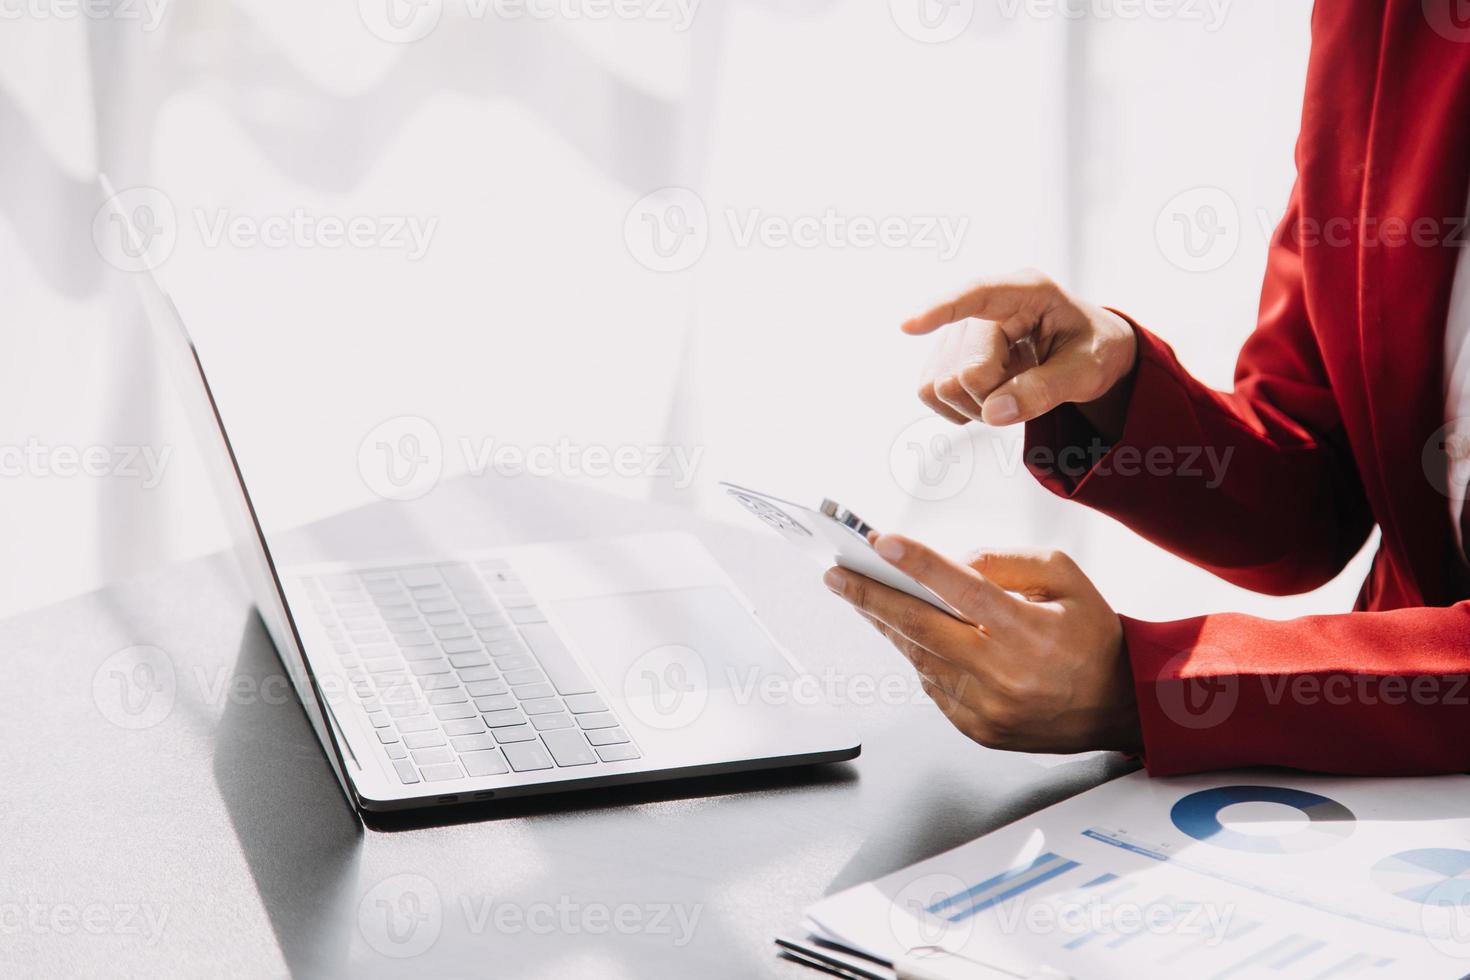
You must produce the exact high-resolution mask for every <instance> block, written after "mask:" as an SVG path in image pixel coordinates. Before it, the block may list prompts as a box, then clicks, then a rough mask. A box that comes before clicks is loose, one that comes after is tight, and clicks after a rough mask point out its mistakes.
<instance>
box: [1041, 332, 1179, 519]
mask: <svg viewBox="0 0 1470 980" xmlns="http://www.w3.org/2000/svg"><path fill="white" fill-rule="evenodd" d="M1113 312H1115V313H1118V311H1116V310H1114V311H1113ZM1118 315H1119V316H1121V317H1123V319H1124V320H1126V321H1127V322H1128V324H1129V325H1130V326H1132V327H1133V331H1134V334H1135V335H1136V336H1137V337H1138V363H1137V366H1136V367H1135V369H1134V379H1133V392H1132V395H1131V397H1130V399H1129V403H1128V414H1127V417H1126V419H1125V421H1124V424H1123V434H1122V436H1121V437H1120V438H1119V439H1118V441H1117V442H1116V443H1114V444H1112V445H1109V444H1108V443H1107V442H1106V441H1105V440H1104V439H1103V437H1102V435H1101V434H1100V433H1098V431H1097V430H1096V429H1094V428H1093V427H1092V425H1091V424H1090V423H1089V422H1088V421H1087V419H1086V418H1084V417H1083V415H1082V413H1081V412H1079V411H1078V410H1077V408H1076V406H1074V405H1063V406H1061V407H1059V408H1057V409H1055V410H1054V411H1051V412H1048V413H1047V414H1046V415H1043V416H1042V417H1041V418H1038V419H1033V420H1032V421H1031V422H1028V423H1027V424H1026V441H1025V455H1024V457H1023V459H1024V461H1025V464H1026V468H1027V469H1028V470H1030V472H1031V474H1032V475H1033V476H1035V477H1036V479H1037V480H1038V481H1039V482H1040V483H1041V484H1042V485H1043V486H1045V487H1046V488H1047V489H1048V490H1050V491H1052V492H1053V493H1055V494H1057V495H1058V496H1062V497H1066V498H1068V499H1072V500H1077V501H1079V502H1081V503H1085V504H1088V505H1089V506H1099V505H1100V504H1101V503H1102V502H1103V500H1104V499H1106V498H1110V497H1111V496H1113V494H1115V493H1117V492H1120V488H1117V487H1115V486H1113V485H1116V484H1118V483H1120V482H1121V483H1127V482H1128V481H1130V480H1131V479H1133V478H1136V477H1140V476H1147V475H1148V474H1149V473H1150V472H1152V471H1153V470H1156V469H1159V468H1161V467H1171V466H1175V465H1177V464H1178V462H1179V461H1178V460H1176V459H1174V458H1173V454H1174V453H1176V452H1177V451H1178V449H1177V447H1179V445H1180V438H1179V436H1180V433H1179V431H1178V423H1179V421H1180V419H1181V418H1183V419H1187V418H1189V417H1191V415H1192V414H1193V413H1192V408H1191V406H1190V405H1189V398H1188V395H1187V394H1186V393H1185V391H1184V389H1183V388H1182V387H1181V386H1180V384H1179V381H1178V375H1179V372H1180V370H1181V368H1180V367H1179V362H1178V361H1177V360H1176V359H1175V357H1174V352H1173V351H1172V350H1171V349H1170V348H1169V346H1168V345H1167V344H1165V343H1164V342H1163V341H1162V340H1160V339H1159V338H1158V337H1156V336H1154V335H1153V334H1152V333H1150V332H1149V331H1148V330H1146V329H1144V328H1143V327H1141V326H1139V325H1138V324H1137V323H1135V322H1134V321H1133V320H1132V319H1131V318H1129V317H1128V316H1127V315H1126V314H1123V313H1118ZM1176 403H1177V404H1176ZM1165 457H1168V458H1165Z"/></svg>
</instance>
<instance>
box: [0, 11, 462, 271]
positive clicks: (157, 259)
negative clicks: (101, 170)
mask: <svg viewBox="0 0 1470 980" xmlns="http://www.w3.org/2000/svg"><path fill="white" fill-rule="evenodd" d="M0 2H4V0H0ZM187 214H188V216H189V217H190V218H191V219H192V221H181V220H180V215H179V211H178V209H176V208H175V207H174V202H173V200H172V198H170V197H169V196H168V195H167V194H165V193H164V192H163V191H161V190H159V189H158V188H156V187H149V186H146V185H140V186H137V187H129V188H126V189H124V190H121V191H118V192H117V193H116V194H114V195H113V196H112V197H111V198H109V199H108V200H107V201H104V202H103V203H102V206H101V207H99V208H98V209H97V211H96V213H95V214H94V215H93V217H92V243H93V245H94V246H95V247H96V249H97V254H98V255H100V256H102V259H103V260H104V261H105V262H107V263H108V264H110V265H112V266H115V267H116V268H119V269H121V270H123V271H124V272H141V271H142V270H144V269H146V268H157V267H159V266H161V265H162V264H163V263H164V262H166V261H167V260H168V258H169V256H170V255H172V254H173V250H174V247H175V246H176V245H177V244H178V240H179V235H180V233H181V231H182V230H184V229H189V228H190V227H191V226H192V230H193V232H194V234H195V235H197V237H198V240H199V242H200V244H202V245H203V246H204V247H205V248H211V249H214V248H235V249H260V248H264V249H286V248H290V249H320V250H326V251H336V250H341V249H353V250H365V251H366V250H372V251H381V252H396V253H400V254H402V255H403V256H404V257H405V258H406V259H407V260H408V261H410V262H417V261H419V260H420V259H422V258H423V257H424V256H425V255H426V254H428V251H429V247H430V246H431V245H432V243H433V239H434V234H435V232H436V231H437V230H438V228H439V219H438V218H437V217H435V216H424V215H416V214H393V213H354V214H340V213H335V212H330V211H319V210H311V209H309V208H305V207H300V206H298V207H291V208H286V209H283V210H280V211H265V212H257V211H239V210H235V209H232V208H204V207H196V208H192V209H190V210H189V211H188V212H187Z"/></svg>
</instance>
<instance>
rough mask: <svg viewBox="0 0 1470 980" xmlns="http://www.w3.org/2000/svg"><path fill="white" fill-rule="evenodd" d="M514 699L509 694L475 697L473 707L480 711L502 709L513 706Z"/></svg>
mask: <svg viewBox="0 0 1470 980" xmlns="http://www.w3.org/2000/svg"><path fill="white" fill-rule="evenodd" d="M515 706H516V699H515V698H513V697H511V696H510V695H509V694H492V695H490V696H489V697H484V698H475V707H476V708H479V709H480V710H481V711H504V710H505V709H506V708H514V707H515Z"/></svg>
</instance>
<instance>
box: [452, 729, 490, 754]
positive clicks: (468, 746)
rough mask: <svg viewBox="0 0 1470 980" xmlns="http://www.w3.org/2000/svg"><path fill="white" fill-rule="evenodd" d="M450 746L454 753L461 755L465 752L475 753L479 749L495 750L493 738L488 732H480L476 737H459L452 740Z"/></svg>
mask: <svg viewBox="0 0 1470 980" xmlns="http://www.w3.org/2000/svg"><path fill="white" fill-rule="evenodd" d="M451 744H452V745H453V746H454V751H456V752H459V753H461V754H463V753H465V752H477V751H479V750H480V749H493V748H495V738H494V736H492V735H491V734H490V733H489V732H481V733H480V734H478V735H461V736H460V737H459V738H456V739H453V740H452V742H451Z"/></svg>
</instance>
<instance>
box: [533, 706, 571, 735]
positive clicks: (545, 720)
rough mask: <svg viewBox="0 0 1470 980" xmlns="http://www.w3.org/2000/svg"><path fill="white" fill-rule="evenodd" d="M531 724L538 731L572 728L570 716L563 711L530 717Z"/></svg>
mask: <svg viewBox="0 0 1470 980" xmlns="http://www.w3.org/2000/svg"><path fill="white" fill-rule="evenodd" d="M531 724H532V725H533V726H534V727H535V729H536V731H538V732H550V731H555V730H556V729H558V728H574V727H576V726H574V725H573V724H572V716H571V715H569V714H567V713H566V712H565V711H563V712H560V713H559V714H554V715H537V716H536V717H534V718H532V719H531Z"/></svg>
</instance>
